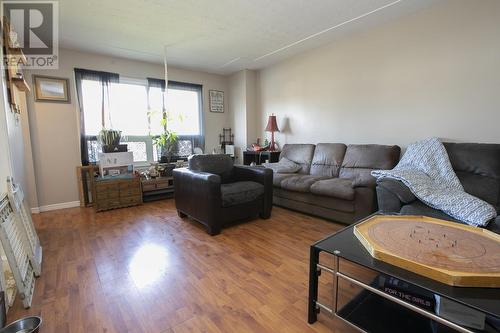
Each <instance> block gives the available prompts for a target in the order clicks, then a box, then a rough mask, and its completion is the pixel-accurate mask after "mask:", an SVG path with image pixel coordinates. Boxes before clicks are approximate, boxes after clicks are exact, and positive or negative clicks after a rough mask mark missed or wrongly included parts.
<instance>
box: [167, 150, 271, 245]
mask: <svg viewBox="0 0 500 333" xmlns="http://www.w3.org/2000/svg"><path fill="white" fill-rule="evenodd" d="M173 176H174V189H175V206H176V208H177V213H178V214H179V216H180V217H186V216H190V217H191V218H193V219H195V220H197V221H198V222H200V223H202V224H204V225H205V226H206V227H207V231H208V233H209V234H210V235H212V236H213V235H217V234H219V233H220V231H221V229H222V227H223V226H225V225H227V224H230V223H232V222H237V221H241V220H246V219H251V218H255V217H257V216H260V217H261V218H263V219H268V218H269V217H270V216H271V210H272V204H273V173H272V171H271V170H270V169H265V168H252V167H245V166H234V165H233V160H232V159H231V157H229V156H228V155H193V156H191V157H190V158H189V167H188V168H180V169H175V170H174V171H173Z"/></svg>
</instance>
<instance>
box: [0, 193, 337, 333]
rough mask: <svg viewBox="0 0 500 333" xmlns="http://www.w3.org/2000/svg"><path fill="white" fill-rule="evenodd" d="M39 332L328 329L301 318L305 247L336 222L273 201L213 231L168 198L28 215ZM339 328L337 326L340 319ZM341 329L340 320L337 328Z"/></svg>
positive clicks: (13, 314)
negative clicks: (37, 254) (38, 265)
mask: <svg viewBox="0 0 500 333" xmlns="http://www.w3.org/2000/svg"><path fill="white" fill-rule="evenodd" d="M35 223H36V226H37V229H38V231H39V236H40V240H41V242H42V246H43V248H44V253H43V255H44V262H43V271H42V276H41V277H40V278H39V279H37V281H36V287H35V296H34V298H33V305H32V308H31V309H28V310H25V309H23V308H22V302H20V300H16V303H15V305H14V307H13V308H12V309H11V310H10V311H9V314H8V319H9V322H10V321H13V320H15V319H18V318H20V317H22V316H26V315H30V314H34V315H41V316H42V318H43V326H42V329H41V332H165V333H166V332H169V333H173V332H175V333H180V332H331V330H329V329H328V328H327V327H326V326H324V325H323V324H322V323H321V322H319V323H316V324H314V325H308V324H307V321H306V319H307V311H306V309H307V304H306V300H307V283H308V254H309V245H310V244H311V243H312V242H314V241H316V240H318V239H320V238H322V237H324V236H326V235H327V234H329V233H332V232H334V231H336V230H338V229H339V228H341V226H340V225H336V224H333V223H329V222H325V221H322V220H320V219H315V218H312V217H308V216H305V215H302V214H299V213H294V212H290V211H288V210H285V209H281V208H277V207H275V208H274V210H273V217H272V218H271V219H270V220H267V221H264V220H256V221H252V222H248V223H244V224H240V225H237V226H234V227H230V228H227V229H224V230H223V232H222V234H220V235H218V236H215V237H210V236H209V235H208V234H206V232H205V230H204V229H203V228H202V226H201V225H199V224H197V223H195V222H192V221H190V220H187V219H185V220H182V219H180V218H178V217H177V214H176V212H175V209H174V203H173V200H167V201H161V202H156V203H148V204H145V205H143V206H139V207H132V208H127V209H120V210H115V211H109V212H103V213H98V214H95V213H94V212H93V210H92V209H81V208H75V209H66V210H60V211H54V212H48V213H43V214H39V215H35ZM339 325H340V324H339ZM340 331H343V329H342V328H341V327H340V326H339V329H338V332H340Z"/></svg>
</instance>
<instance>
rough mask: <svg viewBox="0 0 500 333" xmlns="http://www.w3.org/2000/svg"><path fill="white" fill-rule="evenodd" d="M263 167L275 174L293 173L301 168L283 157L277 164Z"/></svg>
mask: <svg viewBox="0 0 500 333" xmlns="http://www.w3.org/2000/svg"><path fill="white" fill-rule="evenodd" d="M263 166H264V167H266V168H269V169H272V170H273V171H274V172H275V173H295V172H297V171H299V170H300V169H301V166H300V165H299V164H297V163H295V162H294V161H290V160H289V159H288V158H286V157H283V158H281V159H280V160H279V162H278V163H264V164H263Z"/></svg>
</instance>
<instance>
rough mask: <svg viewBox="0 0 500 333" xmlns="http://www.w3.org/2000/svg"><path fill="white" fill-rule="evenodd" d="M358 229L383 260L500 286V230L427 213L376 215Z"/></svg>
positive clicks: (444, 277) (446, 278) (467, 283)
mask: <svg viewBox="0 0 500 333" xmlns="http://www.w3.org/2000/svg"><path fill="white" fill-rule="evenodd" d="M354 234H355V235H356V237H357V238H358V239H359V240H360V242H361V243H362V244H363V246H364V247H365V248H366V249H367V250H368V252H370V254H371V255H372V256H373V257H374V258H376V259H379V260H381V261H384V262H387V263H389V264H392V265H395V266H398V267H401V268H404V269H406V270H409V271H411V272H414V273H417V274H420V275H424V276H426V277H429V278H431V279H434V280H438V281H440V282H443V283H446V284H448V285H452V286H461V287H491V288H499V287H500V235H497V234H495V233H493V232H490V231H488V230H485V229H482V228H476V227H471V226H467V225H462V224H458V223H454V222H448V221H443V220H438V219H434V218H430V217H425V216H390V215H389V216H384V215H376V216H373V217H371V218H369V219H367V220H366V221H364V222H361V223H359V224H357V225H356V226H354Z"/></svg>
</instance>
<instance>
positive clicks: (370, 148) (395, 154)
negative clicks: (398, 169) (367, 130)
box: [340, 145, 401, 187]
mask: <svg viewBox="0 0 500 333" xmlns="http://www.w3.org/2000/svg"><path fill="white" fill-rule="evenodd" d="M400 154H401V148H399V146H384V145H348V146H347V149H346V153H345V156H344V161H343V162H342V167H341V169H340V178H350V179H352V180H353V186H355V187H356V186H363V187H375V178H374V177H373V176H372V175H371V171H372V170H380V169H382V170H388V169H392V168H394V166H395V165H396V164H397V162H398V161H399V155H400Z"/></svg>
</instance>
